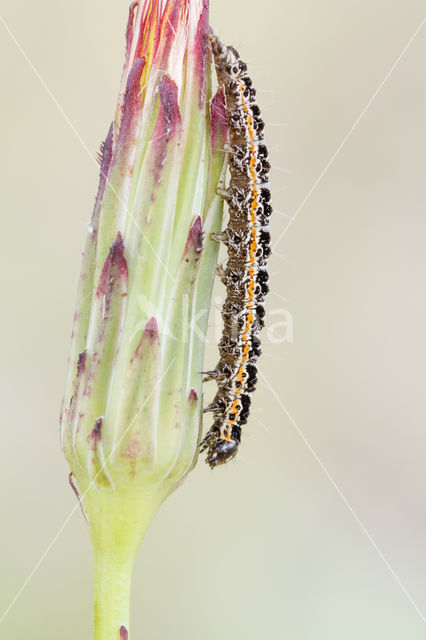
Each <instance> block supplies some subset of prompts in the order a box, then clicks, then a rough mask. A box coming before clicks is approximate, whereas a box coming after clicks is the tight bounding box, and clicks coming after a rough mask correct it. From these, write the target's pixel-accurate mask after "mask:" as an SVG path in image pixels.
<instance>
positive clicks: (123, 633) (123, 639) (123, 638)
mask: <svg viewBox="0 0 426 640" xmlns="http://www.w3.org/2000/svg"><path fill="white" fill-rule="evenodd" d="M120 640H129V632H128V631H127V629H126V627H125V626H122V627H121V629H120Z"/></svg>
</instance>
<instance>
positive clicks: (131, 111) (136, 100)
mask: <svg viewBox="0 0 426 640" xmlns="http://www.w3.org/2000/svg"><path fill="white" fill-rule="evenodd" d="M144 67H145V58H136V60H135V61H134V63H133V65H132V68H131V69H130V72H129V76H128V78H127V84H126V90H125V92H124V98H123V107H122V108H123V117H122V119H121V124H120V130H119V133H118V140H117V142H118V143H119V144H122V145H127V144H128V143H129V140H130V138H131V136H133V137H134V136H135V134H136V133H137V130H136V126H135V125H136V123H137V122H138V116H139V114H140V112H141V111H142V99H141V95H140V93H141V76H142V73H143V70H144Z"/></svg>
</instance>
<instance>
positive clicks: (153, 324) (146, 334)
mask: <svg viewBox="0 0 426 640" xmlns="http://www.w3.org/2000/svg"><path fill="white" fill-rule="evenodd" d="M159 339H160V334H159V332H158V324H157V320H156V319H155V318H154V317H152V318H150V319H149V320H148V322H147V323H146V325H145V327H144V330H143V332H142V337H141V339H140V341H139V344H138V346H137V347H136V351H135V353H134V355H133V356H132V359H131V360H130V364H132V362H133V361H134V360H136V358H142V357H143V350H142V348H143V345H144V344H145V343H146V341H147V340H149V341H150V342H152V343H154V342H159Z"/></svg>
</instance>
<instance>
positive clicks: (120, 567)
mask: <svg viewBox="0 0 426 640" xmlns="http://www.w3.org/2000/svg"><path fill="white" fill-rule="evenodd" d="M133 564H134V558H129V557H128V554H127V553H124V554H120V553H117V550H116V551H115V552H114V553H112V554H109V553H104V552H101V551H97V550H95V584H94V587H95V640H119V639H120V629H121V628H122V627H124V628H125V629H127V630H128V629H129V619H130V586H131V580H132V573H133ZM122 637H123V638H124V637H125V636H124V635H123V636H122Z"/></svg>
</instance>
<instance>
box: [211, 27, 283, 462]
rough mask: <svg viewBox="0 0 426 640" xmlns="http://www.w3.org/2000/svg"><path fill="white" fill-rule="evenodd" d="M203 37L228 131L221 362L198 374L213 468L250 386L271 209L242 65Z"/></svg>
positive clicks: (238, 424) (237, 429)
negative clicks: (205, 383)
mask: <svg viewBox="0 0 426 640" xmlns="http://www.w3.org/2000/svg"><path fill="white" fill-rule="evenodd" d="M208 39H209V41H210V44H211V47H212V52H213V57H214V61H215V66H216V74H217V78H218V83H219V85H221V86H223V88H224V91H225V99H226V108H227V114H228V122H229V132H230V134H229V135H230V144H229V145H227V146H226V148H225V151H226V152H227V155H228V164H229V169H230V175H231V179H230V184H229V187H228V188H227V189H226V190H224V191H221V190H218V194H219V195H221V196H223V198H225V200H226V201H227V203H228V209H229V222H228V226H227V228H226V229H225V230H224V231H223V232H222V233H220V234H217V235H213V239H215V240H218V241H223V242H224V243H225V245H226V247H227V251H228V260H227V262H226V266H225V268H222V270H220V271H219V275H220V276H221V278H222V282H223V284H224V285H225V286H226V299H225V303H224V306H223V309H222V318H223V333H222V337H221V340H220V343H219V354H220V360H219V363H218V364H217V365H216V367H215V369H214V370H213V371H206V372H205V373H206V377H205V380H211V379H214V380H216V382H217V384H218V390H217V393H216V396H215V398H214V400H213V402H212V403H211V404H210V405H209V406H208V407H206V408H205V409H204V411H212V412H213V413H214V422H213V425H212V427H211V428H210V429H209V431H208V432H207V434H206V436H205V438H204V439H203V441H202V442H201V445H200V450H201V451H207V456H206V462H207V464H209V466H210V467H211V468H212V469H213V468H214V467H216V466H217V465H219V464H223V463H225V462H227V461H228V460H231V458H233V457H234V456H235V455H236V453H237V451H238V447H239V445H240V441H241V428H242V426H243V425H245V424H246V423H247V419H248V416H249V412H250V402H251V397H250V396H251V394H252V393H253V391H254V390H255V387H256V382H257V359H258V357H259V356H260V353H261V347H260V340H259V337H258V333H259V331H260V330H261V329H262V327H263V326H264V315H265V309H264V306H263V301H264V298H265V296H266V294H267V293H268V271H267V259H268V257H269V255H270V253H271V248H270V234H269V217H270V215H271V213H272V207H271V193H270V191H269V188H268V179H269V169H270V164H269V162H268V151H267V148H266V146H265V143H264V139H263V138H264V136H263V129H264V122H263V120H262V116H261V113H260V109H259V107H258V105H257V104H256V100H255V96H256V91H255V89H254V88H253V86H252V81H251V80H250V78H249V76H248V74H247V65H246V64H245V63H244V62H242V60H241V59H240V56H239V54H238V52H237V51H236V50H235V49H234V48H233V47H227V46H224V45H222V43H221V42H220V40H219V39H218V38H217V37H216V36H215V35H212V34H210V35H209V36H208Z"/></svg>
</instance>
